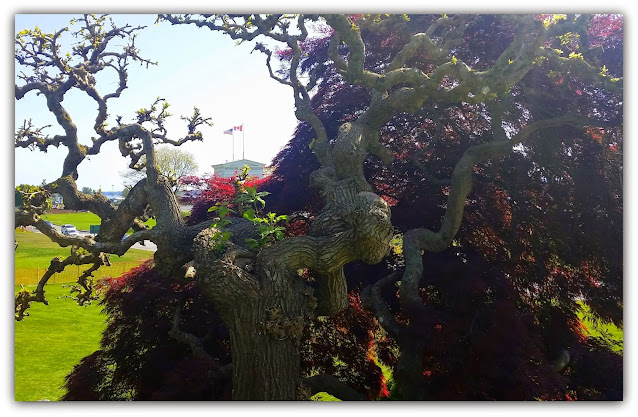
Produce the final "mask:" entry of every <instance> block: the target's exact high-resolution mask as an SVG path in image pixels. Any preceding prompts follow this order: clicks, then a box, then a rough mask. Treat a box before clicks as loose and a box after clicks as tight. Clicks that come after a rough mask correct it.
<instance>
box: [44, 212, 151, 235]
mask: <svg viewBox="0 0 638 417" xmlns="http://www.w3.org/2000/svg"><path fill="white" fill-rule="evenodd" d="M41 217H42V219H44V220H48V221H50V222H51V223H53V224H57V225H58V226H61V225H63V224H72V225H73V226H75V228H76V229H78V230H86V231H88V230H90V229H91V225H99V224H100V223H101V220H100V218H99V217H98V216H97V214H93V213H91V212H89V211H87V212H77V213H56V214H44V215H42V216H41ZM146 224H147V225H148V226H149V227H154V226H155V219H149V220H148V221H147V222H146ZM131 232H132V230H130V229H129V233H131Z"/></svg>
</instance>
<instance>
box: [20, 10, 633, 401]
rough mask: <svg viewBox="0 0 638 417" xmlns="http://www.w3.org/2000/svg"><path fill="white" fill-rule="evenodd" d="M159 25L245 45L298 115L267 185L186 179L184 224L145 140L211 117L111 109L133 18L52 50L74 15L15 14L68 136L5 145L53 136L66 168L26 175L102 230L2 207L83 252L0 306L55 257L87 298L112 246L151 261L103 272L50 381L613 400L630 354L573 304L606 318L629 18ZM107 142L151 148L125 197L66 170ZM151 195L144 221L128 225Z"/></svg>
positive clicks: (152, 392) (269, 392)
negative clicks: (79, 113)
mask: <svg viewBox="0 0 638 417" xmlns="http://www.w3.org/2000/svg"><path fill="white" fill-rule="evenodd" d="M158 21H159V22H160V24H165V22H168V23H171V24H173V25H175V26H177V27H175V28H174V30H180V28H179V26H180V25H196V26H198V27H201V28H208V29H210V30H211V31H219V32H222V33H224V34H226V35H228V36H229V37H230V38H232V39H234V40H235V41H238V42H255V43H254V45H255V47H254V48H255V50H256V51H259V52H261V53H264V54H265V56H266V70H267V71H269V73H270V75H271V77H272V78H273V79H274V80H276V81H277V82H279V83H282V84H284V85H287V86H289V87H290V88H291V90H292V93H293V94H294V98H295V106H296V112H295V114H296V116H297V117H298V119H299V120H300V123H299V125H298V127H297V129H296V131H295V133H294V136H293V138H292V139H291V141H290V142H289V144H288V146H287V147H286V148H284V149H283V150H282V152H281V153H280V154H279V155H278V156H277V157H276V158H275V161H274V165H275V167H276V168H275V172H274V174H273V176H272V177H270V178H268V179H267V180H264V181H255V180H250V179H249V178H247V177H246V175H240V176H238V177H237V178H234V179H229V180H221V179H216V178H212V179H190V181H191V183H193V184H195V183H197V184H198V185H199V186H200V187H201V189H202V193H201V194H200V195H199V196H198V198H197V201H195V206H194V209H193V213H192V215H191V217H190V218H189V219H187V220H184V219H183V218H182V217H181V214H180V211H179V207H178V205H177V202H176V200H175V196H174V195H173V193H172V190H171V181H170V178H167V176H166V175H165V173H163V172H162V169H161V164H160V163H159V162H158V152H157V151H156V149H155V145H156V144H158V143H167V144H172V145H179V144H181V143H184V142H186V141H190V140H202V139H203V137H202V135H201V133H199V132H198V131H197V128H198V126H201V125H203V124H210V123H211V120H210V119H209V118H206V117H204V116H203V115H201V114H200V113H199V111H198V109H195V110H194V113H193V115H192V116H189V117H184V118H183V119H184V120H185V121H186V122H187V134H186V135H185V136H183V137H182V138H179V139H172V138H171V136H169V134H168V132H167V130H166V128H165V127H164V123H165V120H166V118H167V117H168V116H169V114H168V111H167V109H168V105H167V104H166V103H165V102H164V101H163V100H162V99H158V101H156V102H155V103H153V104H152V106H151V107H149V108H148V109H142V110H140V111H138V112H137V114H136V116H135V118H134V119H133V121H132V122H131V123H124V122H123V120H122V118H120V117H118V118H117V124H116V126H113V127H110V128H109V127H108V125H107V124H106V120H107V118H108V112H107V102H108V100H111V99H115V98H117V97H119V95H120V93H121V92H122V91H123V90H124V89H125V88H126V68H127V65H128V64H129V63H130V62H135V61H137V62H140V63H142V64H145V65H149V64H150V63H151V61H149V60H147V59H144V58H141V57H140V56H139V51H137V49H136V48H135V47H134V42H133V39H134V38H133V37H132V35H133V33H134V32H135V31H137V30H141V28H130V27H127V26H125V27H122V28H118V27H115V26H114V25H113V27H112V28H111V29H108V28H107V26H106V22H107V17H104V16H84V18H83V19H82V20H81V26H82V29H80V30H79V31H78V32H75V36H76V37H77V38H78V44H77V45H75V46H74V47H73V48H72V50H71V51H70V52H69V53H68V54H67V55H64V54H63V53H62V52H61V51H62V49H61V45H58V44H57V39H58V37H59V35H60V34H61V33H62V32H63V31H64V30H67V29H63V30H62V31H59V32H56V33H53V34H44V33H42V32H39V31H38V30H25V31H22V32H20V33H19V34H18V36H17V37H16V60H17V61H18V62H19V63H21V64H23V65H25V66H27V67H29V68H30V69H31V71H32V74H30V75H27V74H23V75H21V76H20V77H19V78H20V81H21V84H20V85H18V84H16V99H20V98H22V97H23V96H24V95H25V94H27V93H29V92H30V91H38V92H39V93H40V94H41V95H42V96H43V97H44V98H45V99H46V100H47V104H48V106H49V110H50V111H51V112H52V113H54V114H55V115H56V117H57V120H58V122H59V124H60V125H61V126H62V127H63V128H64V131H65V135H58V136H55V137H53V138H51V137H47V136H45V135H44V134H43V133H42V130H41V129H39V128H37V127H35V126H33V124H32V123H31V122H25V124H24V125H23V127H22V128H20V129H19V131H18V132H17V133H16V147H31V148H33V149H39V150H46V148H47V147H48V146H50V145H55V146H58V145H63V146H65V147H67V148H68V156H67V158H66V160H65V162H64V166H63V167H62V173H61V176H60V178H59V179H58V180H56V181H54V182H52V183H50V184H46V185H45V186H43V187H41V190H40V192H41V193H43V195H46V193H48V192H52V191H53V190H55V192H58V193H60V194H61V195H62V196H63V198H64V202H65V205H66V206H67V207H72V208H82V209H88V210H90V211H92V212H94V213H96V214H97V215H99V216H100V217H101V218H102V227H101V228H100V233H99V234H98V235H97V236H96V237H95V238H90V237H67V236H63V235H60V234H59V233H57V232H56V231H55V230H54V229H53V228H51V227H50V226H48V225H47V224H46V223H44V222H43V221H42V220H41V219H40V218H39V214H41V211H42V210H41V209H39V208H36V207H30V208H29V207H23V209H22V210H21V211H20V212H17V213H16V224H24V225H27V224H29V225H33V226H35V227H37V228H38V229H39V230H40V231H42V232H43V233H45V234H46V235H47V236H49V237H50V238H51V239H52V240H54V241H56V242H57V243H59V244H60V245H62V246H72V247H73V248H75V249H73V250H72V252H71V255H70V256H69V257H68V258H66V259H64V260H59V259H57V260H53V261H52V263H51V267H50V268H49V270H48V271H47V272H46V273H45V274H44V276H43V277H42V279H41V281H40V284H39V285H38V287H37V289H36V290H35V292H34V293H33V294H29V293H26V292H21V293H19V294H17V295H16V318H17V319H22V318H24V316H25V315H26V314H28V313H27V308H28V305H29V303H30V302H33V301H37V302H45V303H46V298H45V296H44V293H45V291H44V286H45V284H46V283H47V280H48V278H49V277H50V276H51V275H52V274H53V273H54V272H56V271H59V270H61V269H63V268H64V267H65V266H67V265H70V264H90V265H91V267H90V268H89V269H87V270H86V272H85V273H83V274H82V275H81V276H80V277H79V280H78V283H79V284H80V285H81V286H82V287H83V288H84V293H83V294H81V296H80V297H78V298H82V297H90V296H91V294H92V291H93V283H92V282H91V280H90V276H91V273H92V272H93V271H94V270H95V269H97V268H99V266H100V265H101V264H104V263H106V262H108V254H122V253H124V252H125V251H126V250H127V249H128V248H130V246H131V245H132V244H133V243H135V242H137V241H140V240H151V241H153V242H155V243H156V244H157V246H158V250H157V252H156V254H155V257H154V261H153V262H152V263H149V264H146V265H144V266H141V267H140V268H139V269H137V270H134V271H132V272H131V273H129V274H127V275H125V276H123V277H120V278H118V279H114V280H111V281H109V282H107V283H105V288H106V297H105V299H104V301H103V303H104V305H105V308H106V311H107V313H108V314H109V316H110V318H111V319H110V321H109V327H108V329H107V331H106V332H105V334H104V337H103V340H102V347H101V349H100V350H98V351H97V352H96V353H94V354H93V355H91V356H89V357H87V358H85V359H84V360H83V361H82V363H81V364H80V365H78V366H77V367H76V369H75V370H74V371H73V373H72V374H71V375H70V376H69V377H68V383H67V387H68V388H69V393H68V394H67V396H66V399H125V398H133V399H228V398H231V397H232V398H233V399H245V400H246V399H289V400H292V399H304V398H308V397H309V396H310V395H312V394H314V393H316V392H320V391H328V392H331V393H334V394H335V395H336V396H337V397H339V398H342V399H378V398H383V397H387V396H390V397H391V398H395V399H404V400H426V399H431V400H450V399H469V400H477V399H500V400H511V399H574V398H576V399H619V398H622V356H619V355H616V354H615V353H613V352H612V351H611V349H610V346H609V341H607V340H605V338H602V339H601V338H594V337H587V335H586V334H585V333H584V331H583V328H582V324H581V323H580V321H579V319H578V317H577V314H576V313H577V311H578V309H579V308H580V306H581V305H582V304H585V305H587V306H588V307H589V308H590V309H591V312H592V314H593V317H594V318H596V319H598V320H602V321H607V322H614V323H616V324H617V325H620V326H622V309H623V299H622V289H623V285H622V265H623V259H622V207H623V206H622V166H623V165H622V135H623V131H622V123H623V120H622V114H623V98H622V89H623V78H622V75H623V74H622V17H620V16H617V15H414V16H408V15H324V16H319V15H294V16H293V15H277V14H273V15H160V16H159V17H158ZM202 36H205V35H202ZM116 38H124V39H129V40H130V43H129V44H128V45H127V46H126V47H124V50H123V51H122V52H114V51H112V50H111V49H110V48H111V46H112V42H111V41H112V40H113V39H116ZM261 38H266V39H267V41H260V39H261ZM273 43H278V44H279V45H280V46H279V47H278V48H277V49H272V44H273ZM273 58H274V60H273ZM106 69H109V70H114V71H116V72H117V74H119V79H120V84H119V86H118V87H117V89H116V90H115V91H114V92H111V93H109V94H106V95H101V94H100V93H98V90H97V87H96V79H95V76H94V75H95V74H97V73H98V72H100V71H102V70H106ZM71 89H79V90H81V91H83V92H85V93H86V94H88V95H89V97H91V98H93V99H94V100H95V101H96V103H97V104H98V107H99V108H100V112H99V115H98V117H97V119H96V122H95V126H94V129H95V133H96V134H97V135H98V136H97V138H93V146H91V147H87V146H84V145H79V142H78V138H77V132H76V130H75V128H74V125H73V123H72V119H71V115H69V114H68V113H66V111H65V110H64V107H63V105H62V100H63V98H64V95H65V94H66V93H67V92H68V91H70V90H71ZM107 141H117V142H118V144H119V147H120V150H121V152H122V155H123V156H124V157H127V158H130V160H131V167H137V168H139V167H140V166H141V165H140V164H141V163H145V165H146V177H145V178H143V179H141V180H140V181H139V182H138V183H137V184H136V185H135V186H134V187H133V188H132V189H131V191H130V192H129V194H128V195H127V196H126V198H125V200H124V202H123V203H122V204H121V205H120V206H119V207H118V208H117V209H116V208H115V207H113V206H112V205H111V204H110V202H108V200H106V199H105V198H104V197H103V196H101V195H99V194H94V195H91V196H87V195H84V194H82V193H79V192H78V191H77V187H76V186H75V180H77V166H78V165H79V164H80V163H82V162H83V161H84V160H85V157H86V156H87V155H92V154H95V153H97V152H99V148H100V146H101V145H102V144H103V143H105V142H107ZM143 158H144V159H143ZM149 210H150V212H151V213H152V215H154V216H155V217H156V220H157V226H155V227H154V228H153V229H145V227H144V225H143V223H142V219H143V218H144V216H145V215H147V214H148V212H149ZM268 211H270V213H268ZM274 213H277V214H274ZM284 222H287V225H286V226H284ZM131 226H133V227H134V229H135V230H136V232H135V233H133V235H131V236H130V237H128V238H127V239H125V240H124V241H121V237H122V236H123V234H124V233H125V232H126V230H128V228H129V227H131ZM77 248H82V249H83V250H84V251H85V252H82V253H80V252H79V251H78V250H77ZM149 300H153V302H149ZM131 334H136V335H139V336H136V337H134V338H130V337H129V336H128V335H131ZM139 352H146V353H145V354H144V355H141V354H139ZM131 358H135V359H134V360H131ZM159 363H161V364H162V366H160V367H158V364H159ZM342 364H343V365H342ZM379 364H383V366H386V367H388V368H389V369H390V370H391V374H392V381H389V380H388V379H387V377H386V376H385V375H384V374H383V372H382V371H381V367H380V366H379ZM601 364H605V365H604V366H605V367H606V369H608V370H609V371H608V373H607V375H606V376H605V377H601V376H600V375H596V369H597V366H603V365H601ZM187 375H189V377H188V378H187V377H186V376H187ZM183 381H188V384H191V385H184V384H183Z"/></svg>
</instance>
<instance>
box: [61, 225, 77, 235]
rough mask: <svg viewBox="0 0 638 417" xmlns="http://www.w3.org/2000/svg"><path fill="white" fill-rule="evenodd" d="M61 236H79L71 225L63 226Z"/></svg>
mask: <svg viewBox="0 0 638 417" xmlns="http://www.w3.org/2000/svg"><path fill="white" fill-rule="evenodd" d="M62 234H64V235H68V236H79V233H78V231H77V229H76V228H75V226H73V225H72V224H63V225H62Z"/></svg>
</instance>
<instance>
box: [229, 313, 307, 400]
mask: <svg viewBox="0 0 638 417" xmlns="http://www.w3.org/2000/svg"><path fill="white" fill-rule="evenodd" d="M238 307H239V308H236V309H234V313H233V314H232V317H229V320H227V321H226V325H227V326H229V328H230V342H231V351H232V360H233V399H234V400H296V399H297V385H298V381H299V339H298V338H291V337H287V336H288V335H286V334H285V332H281V334H279V335H278V336H277V335H275V334H273V331H269V329H268V327H269V326H278V324H273V323H272V321H273V320H280V321H281V320H284V321H285V318H283V316H279V314H280V313H279V312H278V311H276V310H275V309H274V308H272V307H270V308H269V307H267V306H266V305H265V304H264V303H261V302H258V303H257V304H252V303H246V304H242V305H241V306H238ZM226 316H227V317H228V315H226ZM273 316H279V317H277V318H274V317H273ZM268 323H270V324H268ZM302 326H303V325H302ZM279 327H283V326H282V325H279ZM301 328H302V327H301ZM277 330H282V329H276V330H275V332H277Z"/></svg>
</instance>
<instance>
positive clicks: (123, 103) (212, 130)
mask: <svg viewBox="0 0 638 417" xmlns="http://www.w3.org/2000/svg"><path fill="white" fill-rule="evenodd" d="M70 17H71V15H61V14H45V15H42V14H40V15H33V14H17V15H16V16H15V30H16V32H17V31H19V30H21V29H23V28H33V27H35V26H36V25H37V26H38V27H40V29H42V30H43V31H47V32H48V31H53V30H55V29H59V28H61V27H64V26H68V25H69V23H68V22H69V20H70ZM112 17H113V18H114V20H115V21H116V22H117V23H119V24H124V23H129V24H131V25H135V26H137V25H145V26H147V28H146V29H144V30H142V31H140V32H139V35H138V37H137V39H136V41H135V44H136V46H137V47H138V48H139V49H140V51H141V52H140V55H141V56H143V57H145V58H149V59H151V60H153V61H156V62H157V63H158V65H156V66H150V67H149V68H148V69H146V67H142V66H139V65H137V64H131V65H130V66H129V82H128V85H129V88H128V89H126V90H125V91H124V92H123V94H122V96H121V97H120V98H119V99H115V100H111V101H110V102H109V103H110V104H109V115H110V116H111V119H110V121H111V123H110V124H111V125H113V124H114V120H113V117H115V116H116V115H121V116H123V121H124V122H128V121H132V120H133V119H132V118H133V116H134V112H135V110H137V109H139V108H142V107H148V106H150V105H151V104H152V103H153V101H154V100H155V99H156V98H157V97H158V96H161V97H163V98H165V99H166V100H168V102H169V103H170V104H171V107H170V109H169V111H170V112H171V113H172V114H173V117H171V119H172V120H171V121H170V122H169V123H168V124H167V125H168V127H169V136H171V137H173V138H179V137H181V136H183V135H185V133H186V128H185V124H184V122H183V121H181V120H180V118H179V116H181V115H190V114H192V111H193V106H196V107H198V108H199V109H200V110H201V112H202V113H203V114H204V115H205V116H208V117H212V120H213V123H214V126H212V127H207V126H203V127H202V128H201V131H202V133H203V134H204V141H203V142H197V143H189V144H185V145H182V147H181V148H182V149H184V150H187V151H189V152H191V153H193V154H194V155H195V156H196V158H197V161H198V163H199V166H200V174H204V173H206V172H211V171H212V168H211V165H213V164H217V163H222V162H226V161H230V160H233V139H232V136H230V135H224V134H223V133H222V132H223V131H224V130H226V129H229V128H231V127H233V126H237V125H242V124H243V126H244V134H243V138H242V134H241V133H236V134H235V147H234V156H235V160H237V159H241V156H242V139H243V140H244V142H245V157H246V159H251V160H255V161H258V162H263V163H270V161H271V160H272V158H273V157H274V156H275V155H276V154H277V152H278V151H279V149H281V147H282V146H284V145H285V144H286V142H287V141H288V140H289V139H290V137H291V136H292V133H293V130H294V128H295V126H296V123H297V120H296V118H295V116H294V105H293V95H292V90H291V89H290V88H289V87H287V86H284V85H281V84H279V83H277V82H276V81H275V80H273V79H271V78H270V77H269V75H268V71H267V68H266V66H265V56H264V55H263V54H261V53H259V52H254V53H252V54H251V53H250V52H251V50H252V48H253V45H252V44H249V43H245V44H242V45H238V46H237V45H235V42H234V41H233V40H231V39H230V38H228V37H226V36H223V35H222V34H219V33H213V32H211V31H210V30H208V29H198V28H196V27H194V26H193V27H191V26H172V25H170V24H167V23H162V24H159V25H156V24H154V21H155V15H152V14H148V15H143V14H137V15H113V16H112ZM67 38H68V39H71V37H70V36H68V37H67ZM18 71H19V68H18V66H17V65H16V73H18ZM113 73H114V72H113ZM101 81H102V83H101ZM116 86H117V84H116V80H115V79H104V80H101V79H100V78H98V83H97V87H98V91H100V92H102V94H106V93H107V92H110V91H113V89H114V88H115V87H116ZM63 105H64V106H65V107H66V108H67V110H68V112H69V113H70V115H71V117H72V119H73V121H74V123H75V124H76V125H77V126H78V129H79V133H80V141H81V143H86V144H90V143H91V142H90V138H91V136H95V132H93V130H92V125H93V123H94V121H95V116H96V114H97V105H96V104H95V102H94V101H93V100H92V99H90V98H88V97H87V96H86V95H84V94H82V93H81V92H80V91H73V92H72V93H69V94H68V95H67V97H66V98H65V100H64V102H63ZM28 118H32V119H33V120H34V122H35V124H36V125H48V124H50V125H52V127H51V128H49V129H47V132H48V133H49V134H50V135H54V134H56V133H62V129H61V128H60V127H59V126H57V124H56V123H55V119H54V118H53V117H52V115H51V114H50V112H49V111H48V109H47V108H46V104H45V101H44V99H43V98H42V97H40V96H37V95H36V94H34V93H33V92H32V93H30V94H27V96H25V98H23V99H22V100H17V101H15V125H16V126H15V127H16V129H17V127H18V126H20V125H22V123H23V121H24V120H25V119H28ZM169 120H170V119H169ZM168 146H170V145H168ZM49 149H50V150H49V151H48V152H47V153H42V152H40V151H30V150H26V149H16V151H15V184H16V185H17V184H21V183H28V184H40V183H41V182H42V180H43V179H45V180H46V181H47V182H48V181H52V180H55V179H56V178H57V177H58V176H59V175H60V173H61V161H62V160H63V158H64V157H65V155H66V148H65V147H63V146H61V147H60V148H59V149H56V148H54V147H50V148H49ZM128 162H129V160H128V159H125V158H123V157H122V156H121V155H120V154H119V152H118V149H117V143H115V142H113V143H107V144H106V145H105V146H103V147H102V152H101V153H100V155H98V156H92V157H90V161H84V162H83V163H82V164H81V165H80V166H79V179H78V186H79V187H84V186H87V187H91V188H93V189H98V188H102V189H103V190H104V191H111V190H113V189H114V190H120V189H121V188H122V185H121V184H122V180H121V177H120V175H119V173H120V172H123V171H124V170H126V166H127V164H128Z"/></svg>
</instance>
